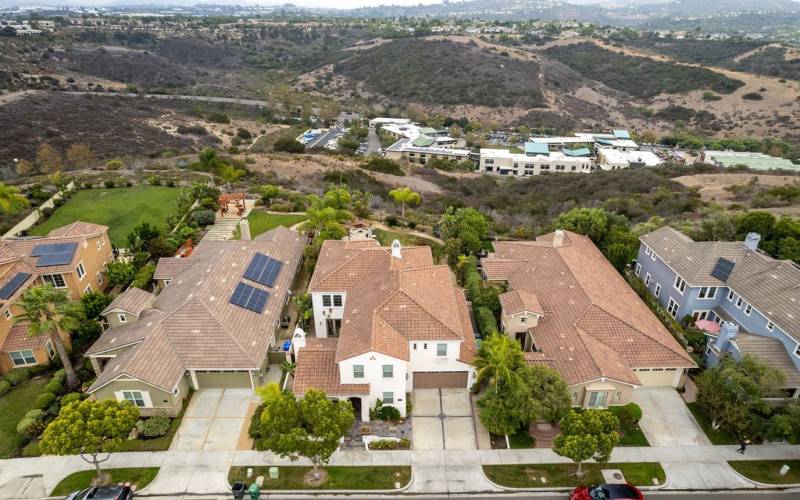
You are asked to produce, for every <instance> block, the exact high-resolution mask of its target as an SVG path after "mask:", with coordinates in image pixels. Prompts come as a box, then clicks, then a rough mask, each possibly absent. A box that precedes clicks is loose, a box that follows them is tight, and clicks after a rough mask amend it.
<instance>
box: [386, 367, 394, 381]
mask: <svg viewBox="0 0 800 500" xmlns="http://www.w3.org/2000/svg"><path fill="white" fill-rule="evenodd" d="M383 378H394V366H393V365H383Z"/></svg>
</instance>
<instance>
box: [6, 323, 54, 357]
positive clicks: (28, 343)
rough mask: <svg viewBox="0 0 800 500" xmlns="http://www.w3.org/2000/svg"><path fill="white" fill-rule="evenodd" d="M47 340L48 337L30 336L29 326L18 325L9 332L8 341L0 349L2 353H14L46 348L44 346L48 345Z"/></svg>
mask: <svg viewBox="0 0 800 500" xmlns="http://www.w3.org/2000/svg"><path fill="white" fill-rule="evenodd" d="M47 339H48V336H47V335H37V336H35V337H31V336H30V335H28V325H27V324H17V325H14V326H12V327H11V330H9V332H8V336H7V337H6V340H5V342H3V346H2V347H0V351H3V352H12V351H21V350H22V349H36V348H39V347H44V345H45V344H46V343H47Z"/></svg>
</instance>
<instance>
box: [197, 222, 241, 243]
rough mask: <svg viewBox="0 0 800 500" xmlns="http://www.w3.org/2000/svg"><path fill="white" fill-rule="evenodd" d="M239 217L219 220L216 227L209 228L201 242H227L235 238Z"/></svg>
mask: <svg viewBox="0 0 800 500" xmlns="http://www.w3.org/2000/svg"><path fill="white" fill-rule="evenodd" d="M240 220H241V219H239V218H238V217H225V218H221V219H217V220H216V222H214V225H213V226H211V227H209V228H208V231H206V234H205V236H203V239H202V240H201V241H206V240H207V241H227V240H229V239H231V238H233V233H234V232H236V226H238V225H239V221H240Z"/></svg>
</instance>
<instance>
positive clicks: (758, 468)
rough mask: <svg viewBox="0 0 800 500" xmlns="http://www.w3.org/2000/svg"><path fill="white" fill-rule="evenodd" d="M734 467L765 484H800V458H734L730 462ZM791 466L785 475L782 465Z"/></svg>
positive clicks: (744, 474)
mask: <svg viewBox="0 0 800 500" xmlns="http://www.w3.org/2000/svg"><path fill="white" fill-rule="evenodd" d="M728 464H729V465H730V466H731V467H733V469H734V470H735V471H736V472H738V473H739V474H741V475H743V476H744V477H746V478H747V479H750V480H752V481H756V482H758V483H764V484H800V460H734V461H731V462H728ZM784 465H788V466H789V472H787V473H786V475H785V476H781V475H780V472H779V471H780V470H781V467H782V466H784Z"/></svg>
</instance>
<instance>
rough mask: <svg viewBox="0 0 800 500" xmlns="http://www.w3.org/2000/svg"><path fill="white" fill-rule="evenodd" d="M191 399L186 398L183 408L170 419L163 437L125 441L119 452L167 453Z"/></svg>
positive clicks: (189, 397)
mask: <svg viewBox="0 0 800 500" xmlns="http://www.w3.org/2000/svg"><path fill="white" fill-rule="evenodd" d="M190 399H191V395H190V396H187V397H186V399H185V400H184V401H183V408H181V411H180V413H178V416H177V417H176V418H173V419H172V422H170V423H169V429H167V433H166V434H164V435H163V436H159V437H157V438H152V439H141V438H140V439H127V440H125V441H123V442H122V445H121V446H120V449H119V451H167V450H169V445H170V444H172V438H174V437H175V433H176V432H178V427H180V426H181V420H183V414H184V412H185V411H186V406H188V405H189V401H190Z"/></svg>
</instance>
